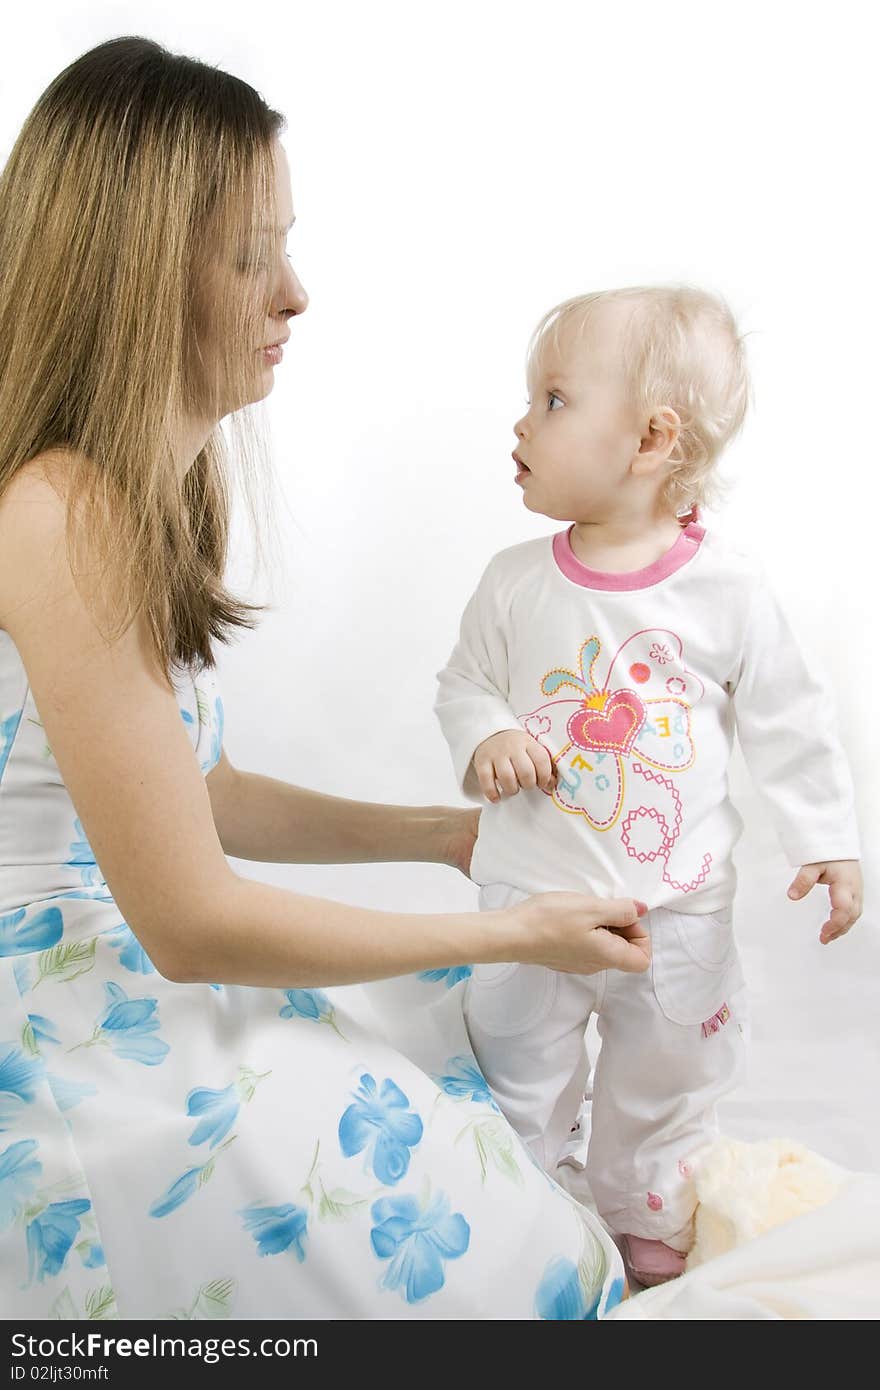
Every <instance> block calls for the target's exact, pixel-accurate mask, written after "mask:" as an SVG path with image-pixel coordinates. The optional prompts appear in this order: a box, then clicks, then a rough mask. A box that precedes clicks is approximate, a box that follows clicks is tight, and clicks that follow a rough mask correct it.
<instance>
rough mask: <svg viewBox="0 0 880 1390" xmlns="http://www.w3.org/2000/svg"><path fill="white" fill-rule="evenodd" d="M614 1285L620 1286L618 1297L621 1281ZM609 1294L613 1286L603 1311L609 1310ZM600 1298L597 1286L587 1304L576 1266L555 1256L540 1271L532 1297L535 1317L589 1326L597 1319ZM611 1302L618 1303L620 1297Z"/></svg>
mask: <svg viewBox="0 0 880 1390" xmlns="http://www.w3.org/2000/svg"><path fill="white" fill-rule="evenodd" d="M615 1283H619V1284H620V1293H621V1294H622V1292H623V1280H622V1279H621V1280H615ZM613 1292H614V1285H612V1286H611V1289H609V1291H608V1299H607V1300H606V1304H605V1306H606V1308H607V1307H611V1306H613V1305H612V1303H611V1296H612V1293H613ZM601 1295H602V1288H601V1285H600V1286H599V1288H598V1290H597V1291H596V1293H595V1294H591V1295H590V1296H589V1300H588V1297H587V1295H585V1293H584V1286H583V1283H582V1282H581V1278H580V1275H579V1273H578V1267H577V1265H576V1264H575V1263H574V1261H573V1260H567V1259H565V1258H564V1257H562V1256H559V1257H558V1258H557V1259H555V1260H552V1261H551V1262H550V1264H549V1265H548V1266H547V1268H546V1270H545V1271H544V1276H543V1278H542V1280H541V1282H540V1284H539V1285H538V1292H537V1294H536V1295H535V1307H536V1309H537V1312H538V1317H539V1318H543V1319H545V1320H546V1321H549V1322H591V1321H595V1320H596V1318H597V1317H598V1308H599V1299H600V1298H601ZM615 1301H616V1302H620V1297H618V1298H617V1299H616V1300H615Z"/></svg>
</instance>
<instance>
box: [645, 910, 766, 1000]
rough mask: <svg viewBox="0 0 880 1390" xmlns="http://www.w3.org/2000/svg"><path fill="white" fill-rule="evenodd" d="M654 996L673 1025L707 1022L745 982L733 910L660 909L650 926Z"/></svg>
mask: <svg viewBox="0 0 880 1390" xmlns="http://www.w3.org/2000/svg"><path fill="white" fill-rule="evenodd" d="M651 971H652V981H653V986H654V994H655V996H656V999H657V1003H658V1004H659V1005H660V1008H661V1009H662V1011H663V1013H664V1014H665V1015H666V1017H667V1018H668V1019H669V1020H670V1022H672V1023H683V1024H694V1023H706V1022H708V1021H710V1020H711V1019H712V1018H713V1016H714V1015H715V1014H716V1013H717V1012H718V1011H719V1010H720V1009H721V1008H722V1006H723V1005H724V1004H726V1003H727V1002H728V995H730V994H732V993H734V991H736V990H738V989H740V988H741V987H742V985H743V984H744V981H743V978H742V971H741V969H740V964H739V956H738V953H737V949H736V942H735V940H734V935H733V909H732V908H723V909H722V910H721V911H720V912H710V913H707V914H704V915H697V914H695V913H686V912H671V911H669V910H668V909H666V908H657V909H656V911H655V913H654V920H653V921H652V923H651Z"/></svg>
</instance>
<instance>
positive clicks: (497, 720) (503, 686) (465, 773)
mask: <svg viewBox="0 0 880 1390" xmlns="http://www.w3.org/2000/svg"><path fill="white" fill-rule="evenodd" d="M508 627H509V623H508V621H507V620H506V618H505V613H504V607H503V605H502V603H501V602H500V600H499V596H498V593H497V589H496V585H495V572H494V568H493V563H492V562H490V563H489V565H488V566H487V568H486V571H485V573H484V574H483V577H482V579H481V580H480V582H479V584H478V586H477V588H476V591H475V592H474V594H473V595H472V597H471V599H470V601H469V602H468V604H467V607H466V608H465V610H464V614H463V615H462V620H461V630H460V633H459V638H458V642H457V643H456V645H455V648H454V649H453V652H452V655H451V656H450V658H449V661H448V663H447V664H446V666H445V667H444V668H443V670H442V671H440V672H439V674H438V677H437V680H438V691H437V699H436V701H435V704H434V709H435V712H436V714H437V717H438V719H439V720H440V727H441V728H442V730H443V733H444V736H445V737H446V740H447V742H448V744H449V747H450V751H451V753H452V762H453V766H454V768H455V775H456V778H457V780H458V784H459V786H460V787H461V788H462V790H463V791H464V793H465V795H466V796H469V797H471V798H472V799H478V798H479V796H480V795H481V794H482V795H483V796H485V797H487V798H488V800H489V801H498V800H499V799H500V795H513V794H514V793H515V792H517V791H518V790H519V788H520V787H535V786H540V787H544V788H546V789H548V790H549V789H550V788H551V787H552V786H553V784H554V780H555V772H554V769H553V764H552V762H551V759H550V755H549V753H548V752H547V750H546V749H545V748H544V747H543V746H542V745H541V744H540V743H538V741H537V739H534V738H532V736H531V734H528V733H526V731H525V729H524V728H523V727H522V725H521V724H520V722H519V720H518V719H517V717H516V714H515V713H514V711H513V710H512V709H511V707H510V704H509V703H508V696H509V690H510V668H509V662H508V645H507V630H508ZM499 787H500V789H501V790H500V793H499V790H498V789H499Z"/></svg>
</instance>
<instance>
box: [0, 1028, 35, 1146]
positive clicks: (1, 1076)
mask: <svg viewBox="0 0 880 1390" xmlns="http://www.w3.org/2000/svg"><path fill="white" fill-rule="evenodd" d="M42 1076H43V1062H42V1060H41V1059H40V1058H39V1057H27V1056H25V1054H24V1053H23V1052H22V1050H21V1048H20V1047H16V1046H15V1045H14V1044H12V1043H0V1131H3V1130H6V1129H11V1128H12V1126H13V1124H14V1123H15V1121H16V1120H17V1119H18V1117H19V1115H20V1114H21V1112H22V1110H23V1109H24V1107H25V1106H26V1105H31V1104H33V1101H34V1099H35V1097H36V1094H37V1086H38V1084H39V1082H40V1081H41V1079H42Z"/></svg>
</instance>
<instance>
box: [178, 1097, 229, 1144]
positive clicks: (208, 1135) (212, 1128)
mask: <svg viewBox="0 0 880 1390" xmlns="http://www.w3.org/2000/svg"><path fill="white" fill-rule="evenodd" d="M240 1104H241V1102H240V1100H239V1097H238V1094H237V1092H236V1089H235V1087H234V1086H225V1087H224V1088H223V1090H222V1091H211V1090H209V1089H208V1088H207V1087H206V1086H199V1087H197V1088H196V1089H195V1090H194V1091H190V1093H189V1095H188V1096H187V1098H186V1113H187V1115H199V1116H200V1117H201V1118H200V1119H199V1123H198V1124H197V1125H196V1127H195V1129H194V1130H193V1132H192V1134H191V1135H190V1137H189V1142H190V1143H191V1144H204V1142H205V1140H206V1139H210V1141H211V1144H210V1147H211V1148H212V1149H213V1148H216V1146H217V1145H218V1144H219V1143H220V1140H221V1139H223V1138H225V1136H226V1135H227V1134H228V1133H229V1131H230V1130H231V1128H232V1126H233V1125H234V1124H235V1121H236V1119H237V1118H238V1111H239V1106H240Z"/></svg>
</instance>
